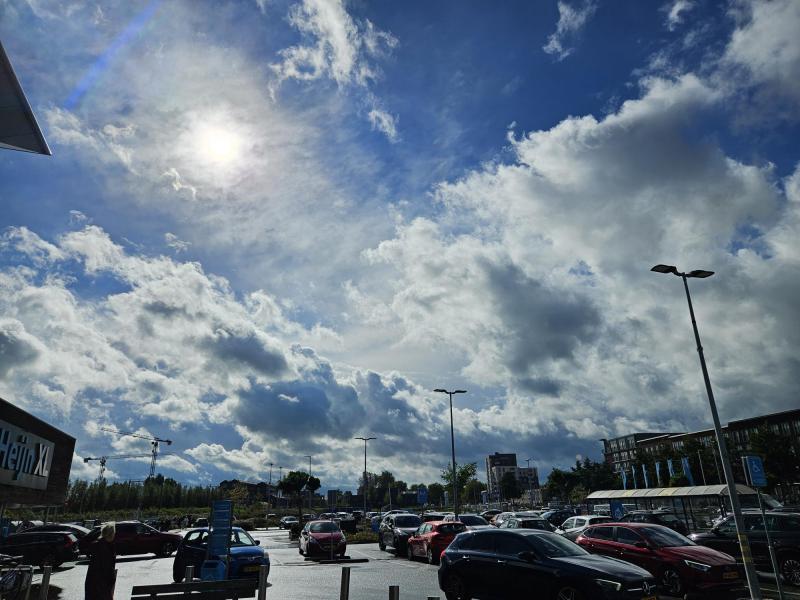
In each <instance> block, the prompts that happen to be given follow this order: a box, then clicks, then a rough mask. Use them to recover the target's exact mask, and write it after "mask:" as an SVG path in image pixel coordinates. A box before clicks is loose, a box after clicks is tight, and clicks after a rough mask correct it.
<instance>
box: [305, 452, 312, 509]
mask: <svg viewBox="0 0 800 600" xmlns="http://www.w3.org/2000/svg"><path fill="white" fill-rule="evenodd" d="M304 458H307V459H308V479H309V481H310V480H311V456H309V455H308V454H306V455H305V457H304ZM309 481H307V482H306V488H307V489H308V510H309V512H311V488H310V487H309V486H308V483H309Z"/></svg>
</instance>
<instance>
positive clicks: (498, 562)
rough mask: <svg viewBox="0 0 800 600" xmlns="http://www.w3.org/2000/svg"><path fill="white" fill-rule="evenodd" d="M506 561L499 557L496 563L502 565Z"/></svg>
mask: <svg viewBox="0 0 800 600" xmlns="http://www.w3.org/2000/svg"><path fill="white" fill-rule="evenodd" d="M507 562H508V561H507V560H500V559H497V564H498V565H504V564H506V563H507Z"/></svg>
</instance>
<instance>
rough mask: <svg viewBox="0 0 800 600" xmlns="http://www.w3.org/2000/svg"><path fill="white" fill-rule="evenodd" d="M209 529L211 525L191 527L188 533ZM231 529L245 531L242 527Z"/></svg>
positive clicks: (232, 529) (232, 528)
mask: <svg viewBox="0 0 800 600" xmlns="http://www.w3.org/2000/svg"><path fill="white" fill-rule="evenodd" d="M209 529H210V527H195V528H194V529H190V530H189V531H187V532H186V535H189V534H190V533H194V532H195V531H208V530H209ZM231 531H244V529H242V528H241V527H231ZM245 533H247V532H245Z"/></svg>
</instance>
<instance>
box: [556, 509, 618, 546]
mask: <svg viewBox="0 0 800 600" xmlns="http://www.w3.org/2000/svg"><path fill="white" fill-rule="evenodd" d="M611 520H612V519H611V517H606V516H603V515H582V516H580V517H570V518H569V519H567V520H566V521H564V522H563V523H562V524H561V526H560V527H559V528H558V529H556V533H557V534H559V535H563V536H564V537H565V538H567V539H568V540H572V541H573V542H574V541H575V540H576V539H577V538H578V536H579V535H580V534H581V532H582V531H583V530H584V529H586V528H587V527H589V525H597V524H598V523H607V522H609V521H611Z"/></svg>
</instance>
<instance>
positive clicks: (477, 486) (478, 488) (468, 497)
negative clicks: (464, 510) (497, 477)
mask: <svg viewBox="0 0 800 600" xmlns="http://www.w3.org/2000/svg"><path fill="white" fill-rule="evenodd" d="M485 489H486V484H485V483H483V482H482V481H479V480H477V479H470V480H469V481H468V482H467V485H465V486H464V495H463V496H462V497H461V500H462V502H466V503H472V504H478V503H479V502H480V501H481V492H482V491H483V490H485Z"/></svg>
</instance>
